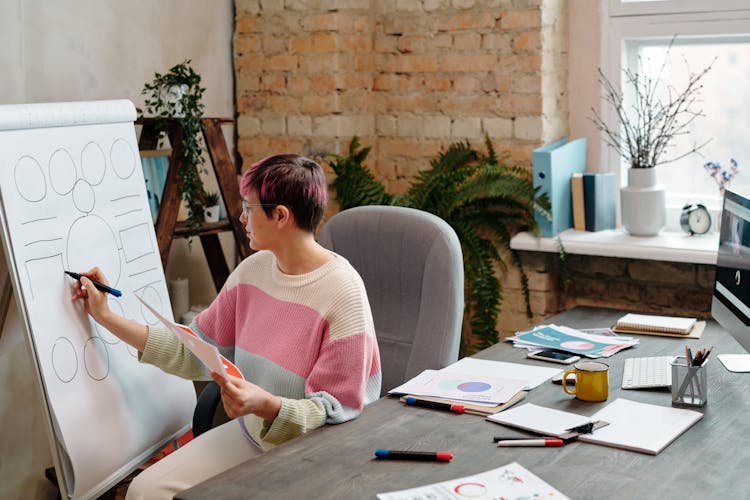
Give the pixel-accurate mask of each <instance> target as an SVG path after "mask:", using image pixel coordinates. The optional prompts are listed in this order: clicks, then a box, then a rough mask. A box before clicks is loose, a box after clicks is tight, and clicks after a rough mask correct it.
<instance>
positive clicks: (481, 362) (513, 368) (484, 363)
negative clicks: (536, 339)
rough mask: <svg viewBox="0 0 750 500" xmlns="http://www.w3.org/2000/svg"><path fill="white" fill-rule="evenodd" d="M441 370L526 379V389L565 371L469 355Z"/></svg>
mask: <svg viewBox="0 0 750 500" xmlns="http://www.w3.org/2000/svg"><path fill="white" fill-rule="evenodd" d="M440 371H442V372H446V373H465V374H468V375H487V376H491V377H500V378H513V379H520V380H526V381H527V382H526V386H525V387H524V390H531V389H533V388H534V387H538V386H540V385H542V383H544V382H545V381H547V380H549V379H551V378H552V377H554V376H555V375H557V374H558V373H562V372H563V370H561V369H560V368H547V367H544V366H534V365H524V364H521V363H506V362H505V361H491V360H488V359H476V358H468V357H467V358H461V359H459V360H458V361H456V362H455V363H453V364H451V365H448V366H446V367H445V368H443V369H442V370H440Z"/></svg>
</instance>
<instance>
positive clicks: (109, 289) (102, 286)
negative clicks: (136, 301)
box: [65, 271, 122, 297]
mask: <svg viewBox="0 0 750 500" xmlns="http://www.w3.org/2000/svg"><path fill="white" fill-rule="evenodd" d="M65 274H67V275H68V276H70V277H71V278H74V279H77V280H78V281H81V276H82V275H80V274H78V273H73V272H70V271H65ZM87 278H88V276H87ZM89 280H91V282H92V283H93V284H94V286H95V287H96V288H97V289H98V290H101V291H102V292H107V293H111V294H112V295H114V296H115V297H119V296H120V295H122V292H121V291H120V290H117V289H116V288H112V287H109V286H107V285H105V284H104V283H100V282H98V281H96V280H92V279H91V278H89Z"/></svg>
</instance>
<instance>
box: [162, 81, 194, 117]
mask: <svg viewBox="0 0 750 500" xmlns="http://www.w3.org/2000/svg"><path fill="white" fill-rule="evenodd" d="M189 90H190V87H188V86H187V85H186V84H184V83H183V84H181V85H171V86H169V87H162V88H161V98H162V100H163V101H164V102H167V103H169V104H171V105H172V106H173V110H172V111H173V114H172V116H174V117H175V118H182V117H184V116H185V112H184V111H183V110H182V98H183V97H184V96H185V94H187V93H188V91H189Z"/></svg>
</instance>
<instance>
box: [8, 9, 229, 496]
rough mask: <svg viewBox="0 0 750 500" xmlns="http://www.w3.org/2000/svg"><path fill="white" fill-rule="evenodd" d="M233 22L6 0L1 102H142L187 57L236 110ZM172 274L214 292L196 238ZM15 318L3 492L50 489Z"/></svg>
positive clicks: (36, 403) (179, 254) (201, 299)
mask: <svg viewBox="0 0 750 500" xmlns="http://www.w3.org/2000/svg"><path fill="white" fill-rule="evenodd" d="M233 23H234V18H233V4H232V2H231V0H212V1H210V2H206V1H202V0H159V1H157V2H154V1H151V0H130V1H127V2H121V1H117V0H66V1H65V2H50V1H42V0H0V67H1V68H3V77H2V84H0V104H14V103H27V102H50V101H74V100H96V99H122V98H126V99H130V100H132V101H133V102H135V103H136V105H140V104H141V103H142V102H143V101H142V96H141V95H140V91H141V89H142V88H143V84H144V83H145V82H147V81H150V80H151V79H152V78H153V74H154V72H157V71H158V72H164V71H166V70H167V69H169V67H171V66H172V65H174V64H176V63H179V62H181V61H183V60H184V59H187V58H190V59H192V61H193V67H194V68H195V70H196V71H197V72H198V73H200V74H201V75H202V77H203V84H204V86H205V87H206V93H205V95H204V97H205V99H204V102H205V104H206V115H207V116H228V117H231V116H233V114H234V105H233V101H234V86H233V78H232V52H231V41H232V31H233ZM228 133H229V135H230V138H231V133H232V131H231V130H230V131H228ZM207 182H209V184H210V182H211V180H207ZM229 247H230V248H231V245H229ZM228 253H231V250H229V252H228ZM167 276H168V279H171V278H173V277H175V276H188V277H189V278H190V281H191V299H192V300H191V302H192V303H208V302H209V301H210V300H211V299H212V298H213V297H214V295H215V292H214V289H213V282H212V281H211V278H210V273H209V271H208V268H207V267H206V264H205V259H204V257H203V253H202V250H201V248H200V244H199V243H196V244H194V245H193V246H192V250H191V251H188V250H187V245H186V244H185V241H184V240H175V243H174V244H173V249H172V253H171V256H170V261H169V267H168V269H167ZM12 307H15V306H14V305H13V306H12ZM14 325H15V326H12V327H11V325H10V324H8V325H7V328H5V331H3V334H2V337H0V380H2V381H3V383H2V384H0V422H2V425H0V453H1V455H0V498H30V499H33V498H54V491H53V489H52V488H51V487H50V485H48V483H47V481H46V480H45V479H44V478H43V472H44V468H45V467H48V466H51V465H52V461H51V458H50V455H49V449H48V447H47V436H46V435H45V430H44V424H43V421H42V419H41V415H42V411H41V406H40V404H41V403H40V396H39V390H38V384H37V382H36V379H35V377H34V376H33V372H32V369H31V365H30V364H31V357H30V354H29V352H28V348H27V346H26V345H25V341H24V340H23V337H22V336H21V335H20V326H19V325H18V323H15V324H14ZM103 446H106V444H103Z"/></svg>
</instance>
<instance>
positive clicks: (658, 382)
mask: <svg viewBox="0 0 750 500" xmlns="http://www.w3.org/2000/svg"><path fill="white" fill-rule="evenodd" d="M673 359H674V356H652V357H647V358H629V359H626V360H625V369H624V370H623V373H622V388H623V389H654V388H659V387H670V386H671V385H672V367H671V365H670V363H672V360H673Z"/></svg>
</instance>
